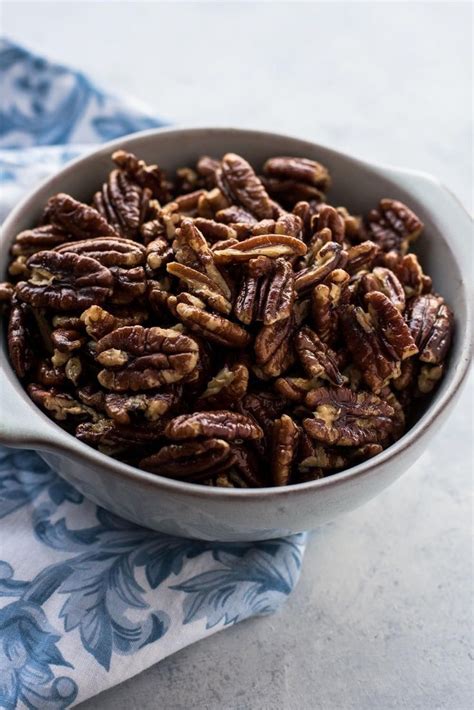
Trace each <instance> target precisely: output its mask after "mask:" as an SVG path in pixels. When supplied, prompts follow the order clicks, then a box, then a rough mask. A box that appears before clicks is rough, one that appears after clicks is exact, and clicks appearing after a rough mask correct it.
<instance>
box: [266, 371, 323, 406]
mask: <svg viewBox="0 0 474 710" xmlns="http://www.w3.org/2000/svg"><path fill="white" fill-rule="evenodd" d="M322 384H323V381H322V379H321V378H319V377H311V378H309V377H279V378H278V379H277V380H275V382H274V384H273V387H274V388H275V390H276V391H277V392H278V394H280V395H281V396H282V397H284V398H285V399H287V400H288V401H289V402H296V403H298V404H303V402H304V401H305V398H306V395H307V394H308V392H310V391H311V390H314V389H317V388H318V387H321V385H322Z"/></svg>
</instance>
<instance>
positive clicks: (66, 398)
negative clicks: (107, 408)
mask: <svg viewBox="0 0 474 710" xmlns="http://www.w3.org/2000/svg"><path fill="white" fill-rule="evenodd" d="M27 390H28V394H29V395H30V397H31V399H32V400H33V402H35V404H37V405H38V406H39V407H41V409H44V410H45V412H46V413H47V414H48V416H50V417H52V418H53V419H56V420H57V421H64V420H66V419H68V418H69V417H73V418H76V417H79V418H80V419H91V420H93V421H96V420H97V419H98V418H99V415H98V414H97V412H96V411H95V410H94V409H92V408H91V407H88V406H87V405H85V404H82V402H78V401H77V400H76V399H74V397H72V396H71V395H70V394H68V393H67V392H62V391H61V390H58V389H56V388H54V387H50V388H48V389H46V388H45V387H40V386H39V385H37V384H29V385H28V387H27Z"/></svg>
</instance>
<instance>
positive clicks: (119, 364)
mask: <svg viewBox="0 0 474 710" xmlns="http://www.w3.org/2000/svg"><path fill="white" fill-rule="evenodd" d="M96 360H97V362H98V363H99V364H100V365H102V366H103V367H104V369H103V370H101V371H100V372H99V374H98V376H97V379H98V381H99V383H100V384H101V385H102V386H103V387H105V388H106V389H108V390H113V391H114V392H125V391H127V390H131V391H132V392H137V391H140V390H149V389H153V388H155V387H162V386H163V385H169V384H172V383H174V382H179V380H182V379H183V378H184V377H185V376H186V375H188V374H189V373H190V372H191V371H192V370H193V369H194V368H195V367H196V365H197V361H198V345H197V343H196V341H195V340H193V339H192V338H189V337H188V336H186V335H182V334H181V333H177V332H175V331H173V330H171V329H168V330H167V329H165V328H156V327H153V328H144V327H143V326H141V325H134V326H125V327H122V328H118V329H117V330H113V331H112V332H111V333H108V334H107V335H105V336H104V337H103V338H101V339H100V340H99V341H98V342H97V347H96Z"/></svg>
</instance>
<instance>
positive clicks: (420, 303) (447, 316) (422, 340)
mask: <svg viewBox="0 0 474 710" xmlns="http://www.w3.org/2000/svg"><path fill="white" fill-rule="evenodd" d="M406 318H407V323H408V327H409V329H410V333H411V334H412V336H413V338H414V340H415V343H416V345H417V346H418V350H419V358H420V360H421V361H422V362H426V363H430V364H431V365H439V364H440V363H442V362H443V360H444V359H445V357H446V355H447V352H448V350H449V346H450V344H451V338H452V333H453V329H454V317H453V313H452V311H451V310H450V309H449V308H448V306H447V305H446V304H445V302H444V299H443V298H442V297H441V296H437V295H435V294H425V295H422V296H417V297H416V298H413V299H411V300H410V301H409V303H408V308H407V315H406Z"/></svg>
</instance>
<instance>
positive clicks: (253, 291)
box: [234, 256, 296, 325]
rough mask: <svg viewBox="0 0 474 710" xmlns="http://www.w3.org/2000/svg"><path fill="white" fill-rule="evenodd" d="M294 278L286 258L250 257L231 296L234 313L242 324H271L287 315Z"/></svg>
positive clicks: (291, 303)
mask: <svg viewBox="0 0 474 710" xmlns="http://www.w3.org/2000/svg"><path fill="white" fill-rule="evenodd" d="M294 282H295V278H294V274H293V269H292V268H291V264H290V263H289V262H288V261H287V260H286V259H283V258H279V259H276V260H274V261H273V260H272V259H269V258H268V257H261V256H260V257H256V258H253V259H251V260H250V261H249V262H248V265H247V267H246V269H245V270H244V274H243V278H242V282H241V285H240V290H239V293H238V294H237V297H236V299H235V305H234V314H235V316H236V317H237V318H238V319H239V320H240V321H241V322H242V323H245V324H246V325H249V324H250V323H253V322H255V321H262V322H263V323H264V324H265V325H271V324H272V323H276V321H279V320H283V319H285V318H288V317H289V316H290V314H291V310H292V308H293V303H294V300H295V295H296V294H295V289H294Z"/></svg>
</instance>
